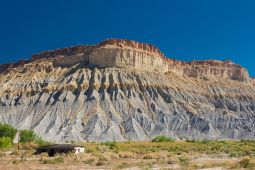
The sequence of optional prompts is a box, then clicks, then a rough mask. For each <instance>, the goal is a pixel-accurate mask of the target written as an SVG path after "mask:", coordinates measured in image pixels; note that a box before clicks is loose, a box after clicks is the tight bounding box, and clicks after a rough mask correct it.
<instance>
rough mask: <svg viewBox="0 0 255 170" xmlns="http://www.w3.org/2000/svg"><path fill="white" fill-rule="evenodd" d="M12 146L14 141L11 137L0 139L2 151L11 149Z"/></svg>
mask: <svg viewBox="0 0 255 170" xmlns="http://www.w3.org/2000/svg"><path fill="white" fill-rule="evenodd" d="M11 145H12V140H11V139H10V138H9V137H0V149H4V148H9V147H11Z"/></svg>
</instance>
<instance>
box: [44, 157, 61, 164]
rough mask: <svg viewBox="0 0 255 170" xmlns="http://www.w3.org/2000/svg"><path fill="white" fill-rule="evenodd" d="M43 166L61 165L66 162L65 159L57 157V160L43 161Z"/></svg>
mask: <svg viewBox="0 0 255 170" xmlns="http://www.w3.org/2000/svg"><path fill="white" fill-rule="evenodd" d="M41 162H42V164H60V163H64V162H65V160H64V158H63V157H57V158H55V159H50V160H42V161H41Z"/></svg>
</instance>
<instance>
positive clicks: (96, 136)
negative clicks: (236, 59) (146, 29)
mask: <svg viewBox="0 0 255 170" xmlns="http://www.w3.org/2000/svg"><path fill="white" fill-rule="evenodd" d="M100 56H101V60H104V61H101V60H100ZM146 57H147V58H146ZM132 58H133V60H131V59H132ZM140 59H141V60H140ZM134 61H135V62H134ZM132 62H133V64H132ZM151 62H152V63H151ZM125 64H127V65H125ZM162 64H163V65H162ZM146 65H147V66H146ZM0 70H1V73H0V87H1V88H0V122H1V123H9V124H12V125H13V126H15V127H17V128H19V129H31V130H34V131H35V132H36V133H37V134H39V135H40V136H42V137H43V138H44V139H46V140H50V141H58V142H64V141H87V140H89V141H112V140H117V141H125V140H150V139H152V138H154V137H155V136H158V135H166V136H169V137H172V138H175V139H255V126H254V124H255V87H254V86H253V85H254V82H255V81H254V79H253V78H250V77H249V75H248V73H247V71H246V69H244V68H242V67H241V66H239V65H235V64H233V63H231V62H229V61H225V62H223V61H215V60H207V61H193V62H182V61H177V60H173V59H167V58H165V57H164V55H163V54H162V53H161V52H160V51H159V50H158V49H157V48H155V47H153V46H151V45H147V44H140V43H137V42H134V41H127V40H107V41H104V42H102V43H99V44H97V45H93V46H77V47H71V48H66V49H60V50H54V51H47V52H44V53H40V54H38V55H34V56H33V59H32V60H28V61H21V62H19V63H15V64H7V65H4V66H2V67H1V68H0ZM252 84H253V85H252Z"/></svg>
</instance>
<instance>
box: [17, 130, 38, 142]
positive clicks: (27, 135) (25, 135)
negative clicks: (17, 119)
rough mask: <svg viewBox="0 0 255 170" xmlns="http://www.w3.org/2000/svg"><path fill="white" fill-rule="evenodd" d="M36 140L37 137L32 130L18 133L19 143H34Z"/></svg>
mask: <svg viewBox="0 0 255 170" xmlns="http://www.w3.org/2000/svg"><path fill="white" fill-rule="evenodd" d="M36 139H37V135H36V134H35V133H34V131H32V130H27V129H25V130H21V131H20V142H24V143H28V142H35V141H36Z"/></svg>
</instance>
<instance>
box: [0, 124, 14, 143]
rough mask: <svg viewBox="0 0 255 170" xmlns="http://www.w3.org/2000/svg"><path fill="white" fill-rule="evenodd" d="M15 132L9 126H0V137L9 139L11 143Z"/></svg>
mask: <svg viewBox="0 0 255 170" xmlns="http://www.w3.org/2000/svg"><path fill="white" fill-rule="evenodd" d="M16 133H17V130H16V129H15V128H14V127H12V126H11V125H9V124H0V137H9V138H10V139H11V141H13V139H14V138H15V136H16Z"/></svg>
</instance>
